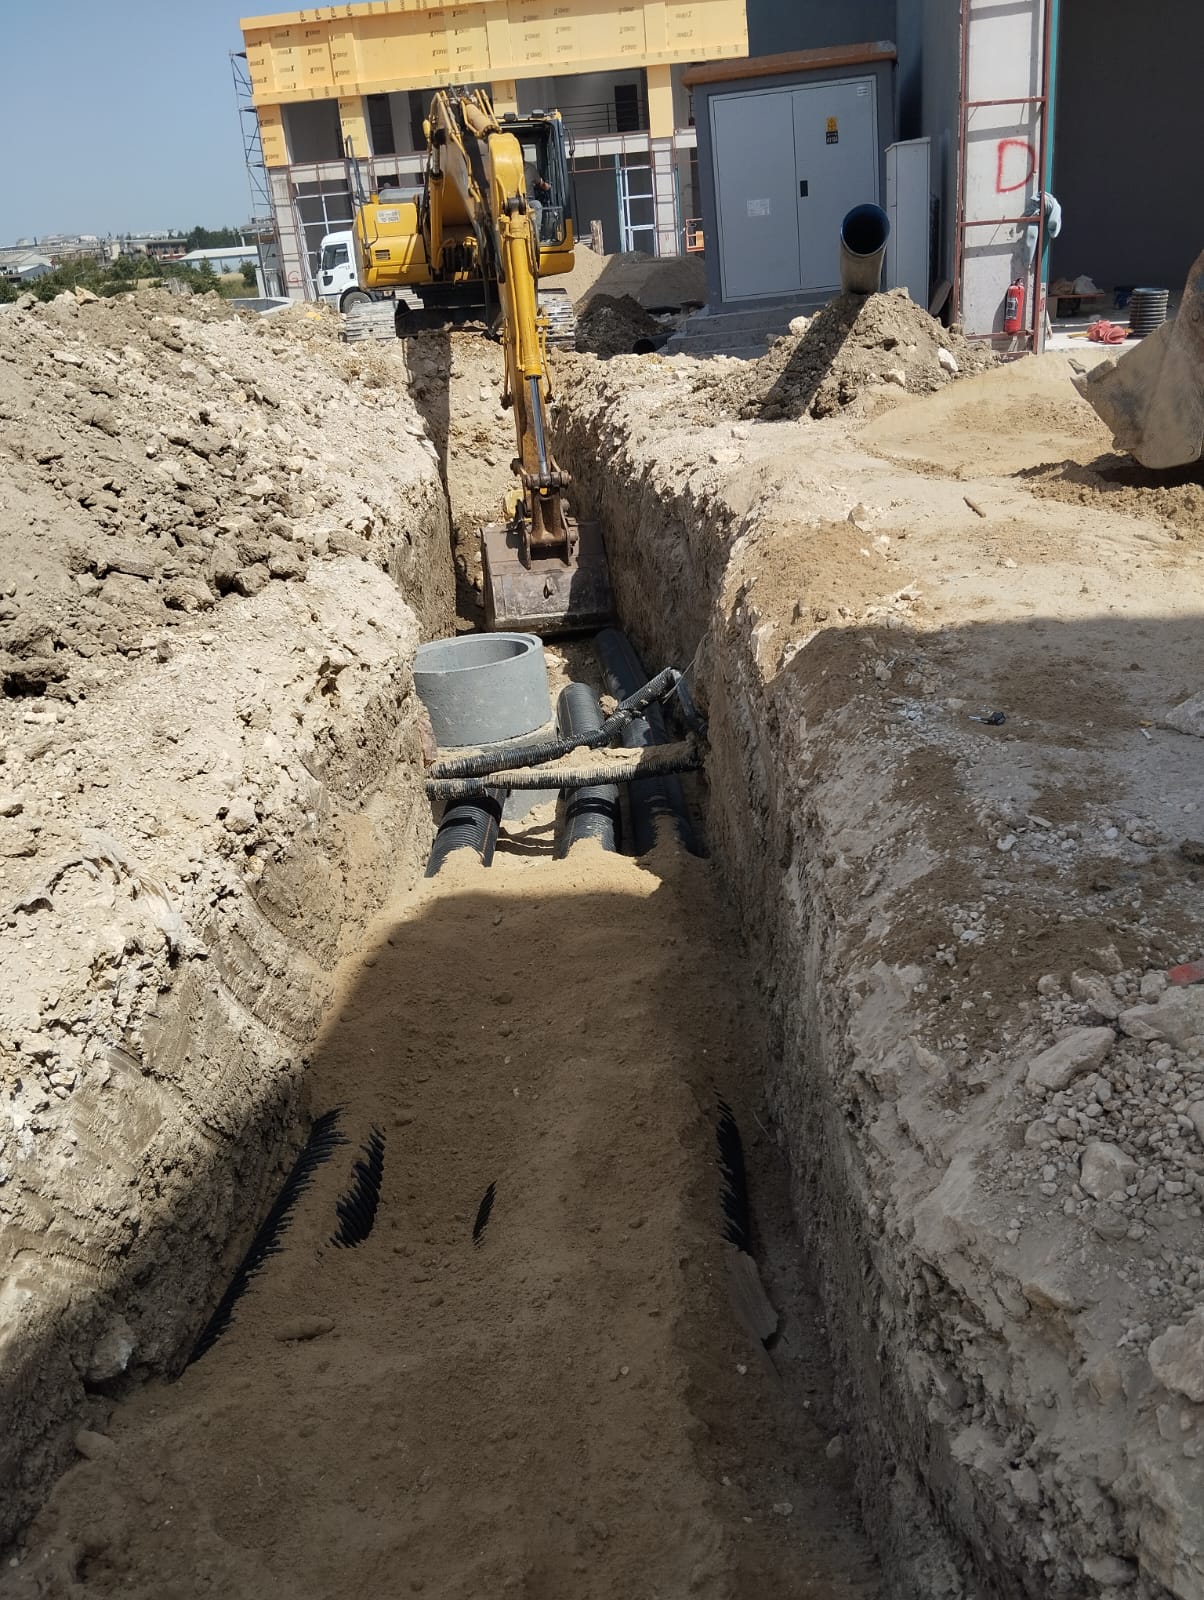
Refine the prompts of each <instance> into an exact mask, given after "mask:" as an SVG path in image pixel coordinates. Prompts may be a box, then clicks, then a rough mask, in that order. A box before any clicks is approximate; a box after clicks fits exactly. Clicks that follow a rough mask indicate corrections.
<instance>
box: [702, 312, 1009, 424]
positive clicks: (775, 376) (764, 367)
mask: <svg viewBox="0 0 1204 1600" xmlns="http://www.w3.org/2000/svg"><path fill="white" fill-rule="evenodd" d="M942 351H944V352H945V356H944V360H943V361H942V355H941V352H942ZM950 358H952V359H950ZM993 362H994V357H993V356H992V354H991V352H990V351H989V350H987V349H985V348H979V347H976V346H974V345H971V344H969V343H968V342H967V341H966V340H965V339H964V338H963V337H962V335H961V334H960V333H959V332H958V331H957V330H956V329H953V328H945V327H942V325H941V324H940V323H939V322H937V321H936V319H935V318H933V317H930V316H929V315H928V313H927V312H926V311H924V310H922V309H921V308H920V307H919V306H918V305H916V303H915V301H914V300H912V299H911V297H910V296H909V295H908V293H907V291H906V290H905V289H891V290H889V291H888V292H887V293H886V294H872V295H868V296H862V295H852V294H842V295H838V296H837V297H836V299H835V300H830V301H829V302H828V304H827V305H826V306H824V308H823V309H822V310H821V311H819V312H817V313H816V315H815V316H814V317H812V318H811V320H810V322H809V323H808V325H807V327H806V330H805V332H803V333H801V334H799V335H794V334H791V335H788V336H786V337H785V338H781V339H778V340H777V341H776V342H775V343H774V345H773V347H772V348H771V349H770V351H769V353H768V354H767V355H765V356H763V357H762V358H761V360H759V361H755V362H744V363H742V364H741V365H740V367H738V368H736V369H732V368H731V367H728V368H727V370H726V371H725V372H724V373H723V374H722V375H721V376H718V377H717V378H716V379H714V380H712V381H711V384H710V385H708V386H709V387H711V388H712V392H713V393H714V395H715V397H716V398H717V399H719V400H720V401H721V403H723V404H725V405H726V406H727V407H730V408H731V409H732V410H734V411H736V412H737V413H738V414H739V415H740V416H743V417H761V418H765V419H766V420H769V419H772V418H776V417H792V418H794V417H801V416H812V417H828V416H832V415H833V414H835V413H836V412H839V411H842V410H843V409H844V408H845V407H846V406H848V405H850V404H852V403H853V402H855V401H856V400H858V399H859V398H860V397H861V396H862V395H863V394H864V393H865V391H866V390H868V389H873V388H878V387H879V386H881V385H884V384H891V385H897V386H898V388H900V389H902V390H905V391H906V392H907V393H908V394H929V393H932V392H934V391H935V390H937V389H942V388H944V386H945V385H946V384H947V383H949V382H950V380H951V379H952V378H955V377H957V376H959V375H961V374H965V373H972V372H981V371H983V370H984V369H985V368H986V367H989V366H991V365H992V364H993Z"/></svg>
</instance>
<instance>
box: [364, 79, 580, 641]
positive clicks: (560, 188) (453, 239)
mask: <svg viewBox="0 0 1204 1600" xmlns="http://www.w3.org/2000/svg"><path fill="white" fill-rule="evenodd" d="M423 131H424V134H425V137H426V141H427V159H426V167H425V171H424V176H423V186H422V192H421V194H420V195H418V196H415V197H412V198H403V197H402V196H400V195H397V196H393V195H390V194H380V193H377V194H373V195H371V196H368V197H366V198H365V199H364V200H363V201H362V203H361V204H360V205H359V206H358V208H357V212H356V218H355V226H354V244H355V252H356V265H357V272H358V278H359V283H360V286H361V287H362V288H363V289H365V290H367V291H368V292H369V293H371V294H374V295H381V294H387V293H390V292H392V293H394V294H396V293H397V291H411V292H412V295H413V296H414V297H416V298H417V300H418V301H419V302H420V304H421V306H422V307H423V308H425V309H427V310H432V309H434V310H436V311H442V312H454V311H457V310H474V311H477V312H478V313H480V314H482V315H483V316H484V319H485V321H486V323H487V324H488V325H489V326H490V327H491V329H492V330H494V331H495V332H496V333H497V335H498V336H499V337H500V339H501V344H502V349H503V353H504V359H505V388H504V391H503V394H502V404H503V405H504V406H508V407H512V408H513V411H514V432H515V437H516V440H517V444H518V453H517V455H516V456H515V458H514V460H513V462H512V463H511V465H512V468H513V470H514V473H515V476H516V478H517V480H518V481H517V485H516V488H515V491H514V493H513V494H512V495H511V496H510V497H509V499H508V502H507V506H506V513H507V515H506V520H505V521H504V522H500V523H495V524H492V525H490V526H489V527H486V528H484V529H482V532H481V555H482V565H483V569H484V589H485V619H486V626H487V627H489V628H491V629H493V628H506V629H518V630H524V631H529V632H533V633H539V634H558V633H575V632H583V631H587V630H589V629H593V628H599V627H602V626H604V625H605V623H606V622H607V621H608V620H609V619H610V615H611V609H612V602H611V591H610V579H609V573H608V570H607V564H606V552H605V548H604V546H603V542H602V532H601V529H600V528H599V527H598V525H597V524H596V523H592V522H578V521H577V519H576V518H575V517H573V516H571V515H570V514H569V510H568V504H567V492H568V488H569V475H568V473H567V472H564V471H562V470H561V468H560V467H558V466H557V464H556V461H555V459H554V458H553V455H552V446H551V432H550V428H549V418H548V403H549V400H550V398H551V380H550V377H549V372H548V359H547V350H548V342H549V338H550V337H553V336H554V332H555V330H554V327H553V323H554V318H553V317H552V315H551V314H550V313H549V311H548V309H547V306H546V304H545V306H544V307H542V308H541V305H540V292H539V282H540V279H541V277H544V276H547V275H549V274H552V273H558V272H568V271H569V270H570V269H571V267H572V265H573V226H572V212H571V206H570V189H569V172H568V161H567V159H566V155H565V143H564V129H563V125H562V123H561V120H560V114H559V112H557V111H549V112H532V113H530V114H528V115H526V116H521V117H520V116H516V115H513V114H510V113H507V114H506V115H505V116H503V117H500V118H499V117H498V116H497V114H496V113H495V111H494V109H493V105H492V103H491V101H490V99H489V96H488V94H487V93H486V92H485V91H484V90H482V89H462V88H453V89H446V90H441V91H440V92H439V93H437V94H436V95H435V97H434V99H433V100H432V102H431V109H430V115H429V117H428V118H427V120H426V122H425V123H424V125H423ZM563 298H564V302H565V305H566V307H567V305H568V302H567V296H565V297H563ZM391 304H392V306H393V310H392V312H388V311H384V308H383V306H382V305H381V304H380V303H379V302H378V303H377V304H376V305H373V306H364V307H362V308H361V309H360V311H358V312H357V311H353V312H351V313H349V317H355V316H356V315H362V314H364V313H369V314H375V316H376V318H377V320H378V321H379V320H380V316H381V314H382V312H383V314H384V315H386V316H391V317H392V318H393V321H394V324H395V331H396V332H398V333H400V334H402V335H404V333H405V332H406V324H407V322H408V320H409V318H410V316H411V314H412V313H411V312H410V311H409V310H408V309H407V302H406V300H404V299H402V298H400V297H399V298H397V299H396V300H395V301H393V302H391ZM568 310H569V315H570V317H571V307H570V308H568ZM393 331H394V330H393V329H390V330H389V332H390V336H391V335H392V332H393Z"/></svg>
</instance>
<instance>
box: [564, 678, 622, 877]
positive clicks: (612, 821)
mask: <svg viewBox="0 0 1204 1600" xmlns="http://www.w3.org/2000/svg"><path fill="white" fill-rule="evenodd" d="M603 720H604V719H603V716H602V707H601V706H600V705H599V704H598V697H597V695H596V694H595V693H594V691H593V690H592V689H591V688H590V687H589V685H588V684H586V683H570V684H566V685H565V687H564V688H563V689H562V690H561V692H560V698H559V699H558V700H557V702H556V726H557V728H558V729H559V730H560V732H561V733H562V734H576V733H593V732H595V731H596V730H597V729H599V728H600V727H601V726H602V724H603ZM560 792H561V796H562V801H563V814H562V816H561V817H560V818H558V819H557V826H556V854H557V855H558V856H567V855H568V853H569V851H570V850H571V849H572V848H573V846H574V845H575V844H580V843H581V841H582V840H583V839H593V840H596V841H597V843H598V844H599V845H601V847H602V849H603V850H610V851H614V850H618V848H619V835H620V821H619V815H620V813H619V786H618V784H617V783H595V784H589V785H587V786H586V787H585V788H582V789H562V790H561V791H560Z"/></svg>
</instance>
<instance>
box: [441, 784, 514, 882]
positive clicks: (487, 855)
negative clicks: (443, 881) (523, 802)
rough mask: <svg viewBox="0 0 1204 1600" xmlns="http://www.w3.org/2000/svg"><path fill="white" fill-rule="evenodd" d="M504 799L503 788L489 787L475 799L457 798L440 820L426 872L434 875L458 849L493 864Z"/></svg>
mask: <svg viewBox="0 0 1204 1600" xmlns="http://www.w3.org/2000/svg"><path fill="white" fill-rule="evenodd" d="M505 800H506V795H505V791H504V790H502V789H490V790H489V792H488V793H487V794H484V795H481V796H480V797H479V798H474V799H472V800H454V801H453V802H452V803H451V804H450V805H449V806H448V808H447V810H446V811H445V812H444V813H443V817H442V820H441V821H440V823H439V827H438V831H437V832H436V834H435V842H434V843H433V844H432V845H431V853H430V855H429V856H428V857H427V862H426V876H427V877H428V878H433V877H434V876H435V874H436V873H437V872H438V871H439V868H440V867H442V866H443V865H445V863H446V862H447V859H448V857H449V856H451V855H452V854H454V852H455V851H457V850H473V851H475V852H476V855H477V859H478V860H479V861H480V863H481V865H482V866H483V867H488V866H490V865H491V864H492V862H493V852H494V849H495V847H496V845H497V835H498V828H499V827H500V826H501V821H502V807H503V805H504V804H505Z"/></svg>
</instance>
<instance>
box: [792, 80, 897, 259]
mask: <svg viewBox="0 0 1204 1600" xmlns="http://www.w3.org/2000/svg"><path fill="white" fill-rule="evenodd" d="M791 99H792V102H793V109H794V163H795V180H796V181H795V189H794V192H795V198H796V202H797V206H798V235H799V265H800V279H799V282H800V285H801V287H802V288H804V289H835V288H837V287H838V286H839V284H840V224H841V223H842V222H843V220H844V217H845V214H846V212H849V211H851V210H852V209H853V207H854V206H859V205H862V204H863V203H864V202H866V201H870V202H872V203H873V204H874V205H877V204H879V200H878V133H877V113H876V110H875V103H874V80H873V79H872V78H854V79H850V80H849V81H847V82H844V83H817V84H813V85H811V86H809V87H808V88H806V89H795V90H793V91H792V94H791Z"/></svg>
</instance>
